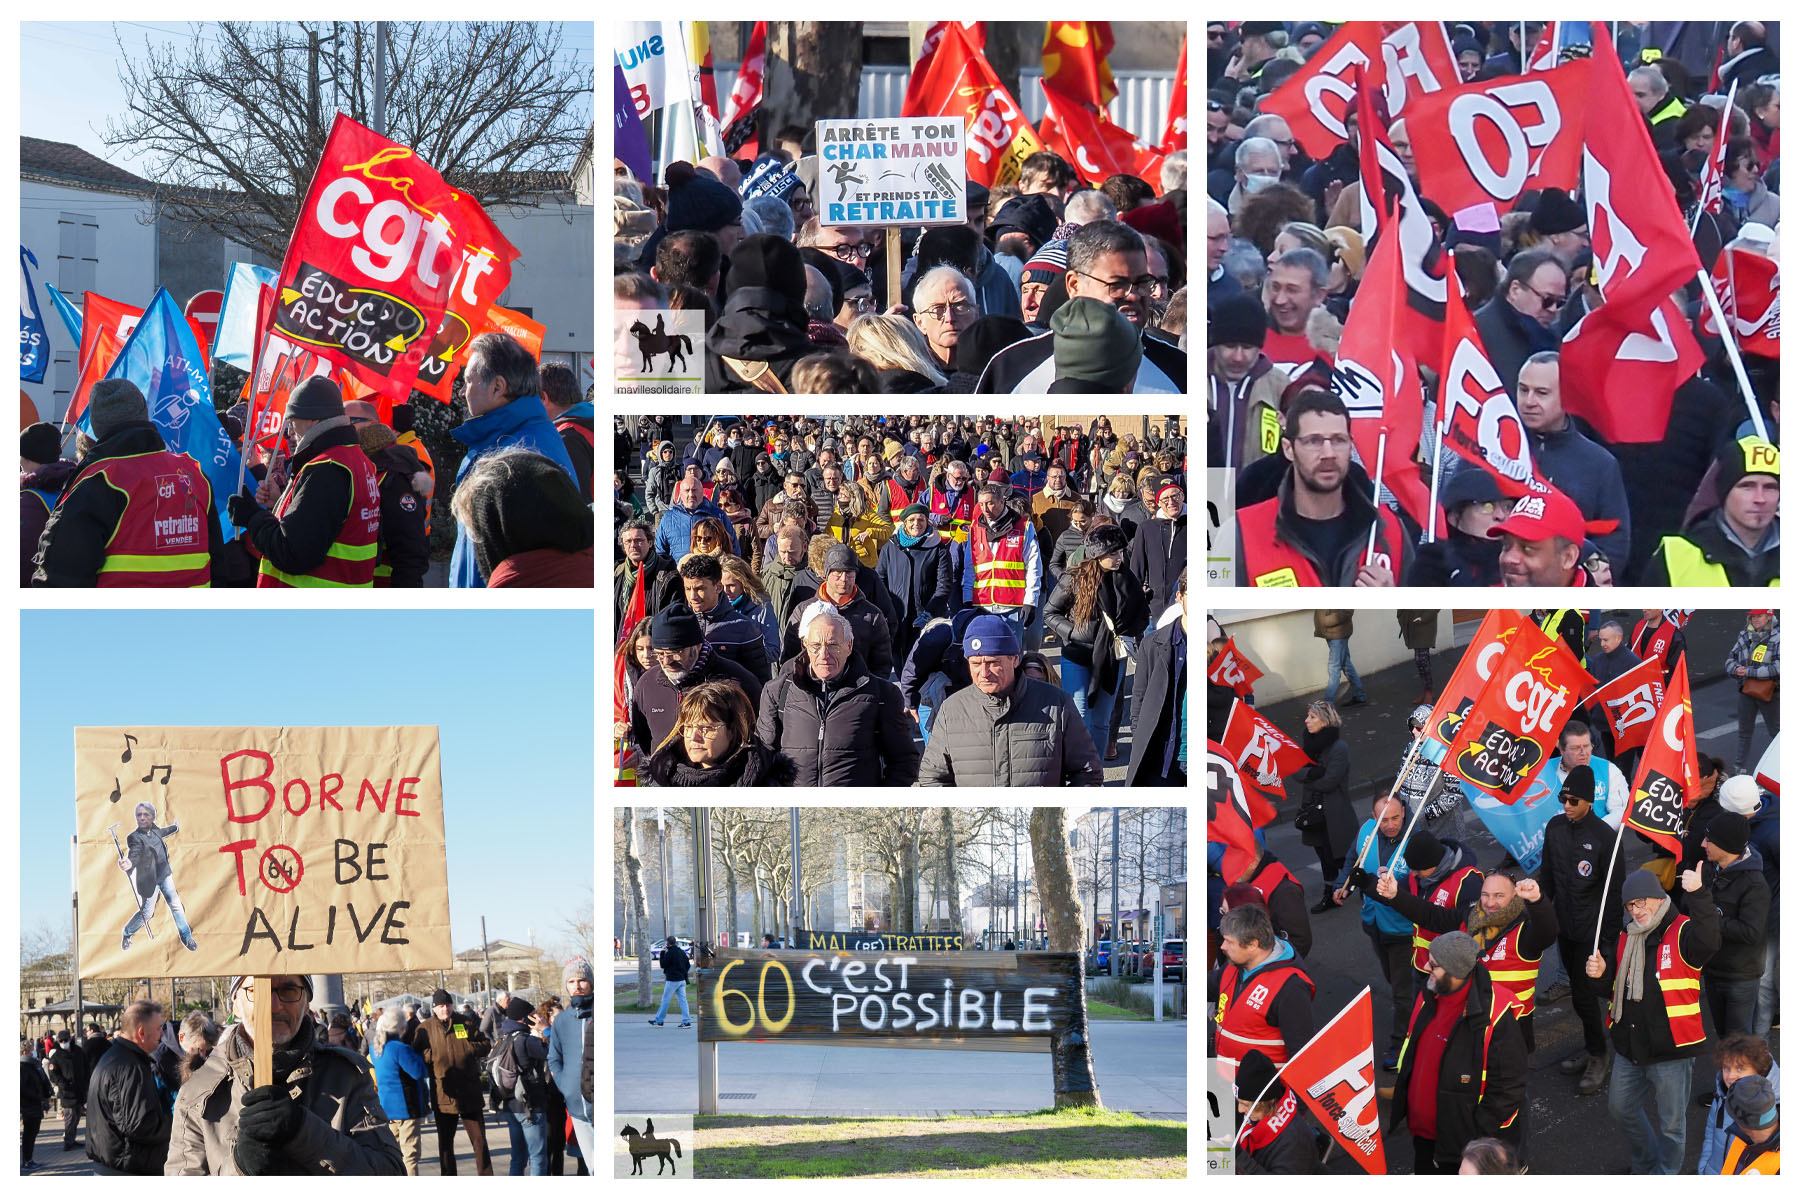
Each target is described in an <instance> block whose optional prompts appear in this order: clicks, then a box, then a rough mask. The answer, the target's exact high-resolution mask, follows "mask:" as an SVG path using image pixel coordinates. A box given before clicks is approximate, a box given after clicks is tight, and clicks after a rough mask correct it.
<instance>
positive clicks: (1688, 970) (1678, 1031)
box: [1606, 916, 1706, 1046]
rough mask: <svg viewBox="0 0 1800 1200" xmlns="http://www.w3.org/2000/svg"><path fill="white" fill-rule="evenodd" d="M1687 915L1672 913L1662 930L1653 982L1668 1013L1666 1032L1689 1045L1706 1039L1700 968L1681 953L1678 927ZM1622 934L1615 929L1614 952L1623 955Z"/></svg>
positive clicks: (1609, 1013)
mask: <svg viewBox="0 0 1800 1200" xmlns="http://www.w3.org/2000/svg"><path fill="white" fill-rule="evenodd" d="M1687 921H1688V919H1687V918H1686V917H1683V916H1678V917H1676V918H1675V919H1674V920H1673V921H1670V922H1669V928H1668V929H1667V930H1666V931H1665V932H1664V933H1663V938H1662V943H1661V944H1660V945H1659V946H1657V948H1656V964H1655V973H1656V983H1657V986H1659V987H1661V988H1662V998H1663V1008H1664V1009H1665V1010H1666V1011H1667V1013H1668V1016H1669V1032H1670V1033H1671V1034H1672V1035H1673V1036H1674V1038H1675V1044H1676V1045H1677V1046H1692V1045H1696V1044H1698V1043H1700V1042H1703V1041H1705V1040H1706V1027H1705V1025H1704V1023H1703V1022H1702V1021H1701V1020H1700V968H1699V967H1696V966H1693V965H1692V964H1690V963H1689V962H1688V960H1687V959H1685V958H1683V957H1681V927H1682V926H1683V925H1686V924H1687ZM1626 936H1627V935H1626V934H1625V933H1624V932H1623V931H1621V932H1620V933H1619V949H1618V955H1617V957H1616V958H1615V959H1614V960H1613V961H1615V962H1617V961H1620V960H1621V959H1623V958H1624V957H1625V938H1626ZM1606 1027H1607V1028H1608V1029H1611V1028H1612V1006H1611V1005H1610V1004H1609V1005H1607V1008H1606Z"/></svg>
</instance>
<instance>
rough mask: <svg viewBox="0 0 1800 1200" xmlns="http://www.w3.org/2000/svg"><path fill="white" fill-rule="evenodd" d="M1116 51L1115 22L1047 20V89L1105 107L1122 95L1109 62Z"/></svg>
mask: <svg viewBox="0 0 1800 1200" xmlns="http://www.w3.org/2000/svg"><path fill="white" fill-rule="evenodd" d="M1112 51H1113V34H1112V22H1111V21H1046V22H1044V90H1045V91H1047V92H1061V93H1062V94H1063V95H1065V96H1067V97H1069V98H1070V99H1071V100H1075V101H1077V102H1079V103H1082V104H1092V105H1095V106H1097V107H1099V108H1105V107H1106V106H1107V105H1108V104H1110V103H1111V102H1112V98H1113V97H1114V96H1116V95H1118V94H1119V85H1118V84H1116V83H1114V82H1113V74H1112V68H1111V67H1110V66H1108V65H1107V62H1106V56H1107V55H1109V54H1111V53H1112Z"/></svg>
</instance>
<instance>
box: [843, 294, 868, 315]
mask: <svg viewBox="0 0 1800 1200" xmlns="http://www.w3.org/2000/svg"><path fill="white" fill-rule="evenodd" d="M844 303H845V304H848V305H849V306H850V307H851V308H854V309H855V310H856V311H857V312H873V311H874V310H875V297H873V296H845V297H844Z"/></svg>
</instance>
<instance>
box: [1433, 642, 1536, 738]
mask: <svg viewBox="0 0 1800 1200" xmlns="http://www.w3.org/2000/svg"><path fill="white" fill-rule="evenodd" d="M1523 624H1525V619H1524V618H1523V617H1521V616H1520V615H1519V614H1518V613H1516V612H1514V611H1513V610H1511V609H1506V608H1495V609H1490V610H1488V614H1487V616H1485V617H1483V618H1482V619H1481V626H1480V627H1479V628H1478V629H1476V630H1475V636H1474V637H1473V638H1472V639H1470V641H1469V644H1468V645H1467V646H1465V647H1464V648H1463V655H1462V658H1461V659H1459V660H1458V661H1457V664H1456V669H1455V670H1454V671H1452V672H1450V681H1449V682H1448V683H1446V684H1445V685H1444V690H1443V691H1442V692H1440V693H1438V700H1437V704H1436V705H1434V706H1433V707H1432V710H1431V718H1430V719H1429V720H1428V721H1427V722H1426V723H1425V731H1426V732H1427V733H1428V734H1430V735H1431V736H1432V737H1434V738H1436V739H1437V740H1438V741H1439V742H1442V743H1443V744H1444V746H1446V747H1448V746H1449V745H1450V744H1451V743H1452V742H1454V741H1455V740H1456V732H1457V729H1458V727H1460V726H1461V725H1462V721H1463V717H1464V716H1466V715H1467V714H1468V711H1469V709H1470V708H1472V707H1473V706H1474V704H1475V698H1476V697H1477V696H1479V695H1481V692H1482V689H1483V688H1485V687H1487V683H1488V680H1489V679H1490V678H1491V677H1492V676H1493V674H1494V669H1495V668H1496V667H1497V666H1498V665H1499V663H1500V659H1501V658H1502V657H1504V656H1505V654H1506V649H1507V647H1508V646H1510V645H1512V642H1513V638H1514V636H1516V635H1517V633H1518V631H1519V626H1520V625H1523Z"/></svg>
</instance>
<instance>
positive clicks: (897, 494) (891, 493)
mask: <svg viewBox="0 0 1800 1200" xmlns="http://www.w3.org/2000/svg"><path fill="white" fill-rule="evenodd" d="M924 490H925V481H924V480H923V479H920V480H918V481H917V482H916V483H914V484H913V489H912V491H911V492H910V493H908V492H907V490H906V481H905V480H904V479H900V478H897V477H896V478H892V479H889V480H887V494H888V517H889V518H890V519H891V520H892V521H893V522H894V524H896V525H898V524H900V514H901V513H903V512H905V511H906V510H907V509H909V508H911V507H912V506H913V505H914V504H917V503H918V502H919V493H920V492H922V491H924Z"/></svg>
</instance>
